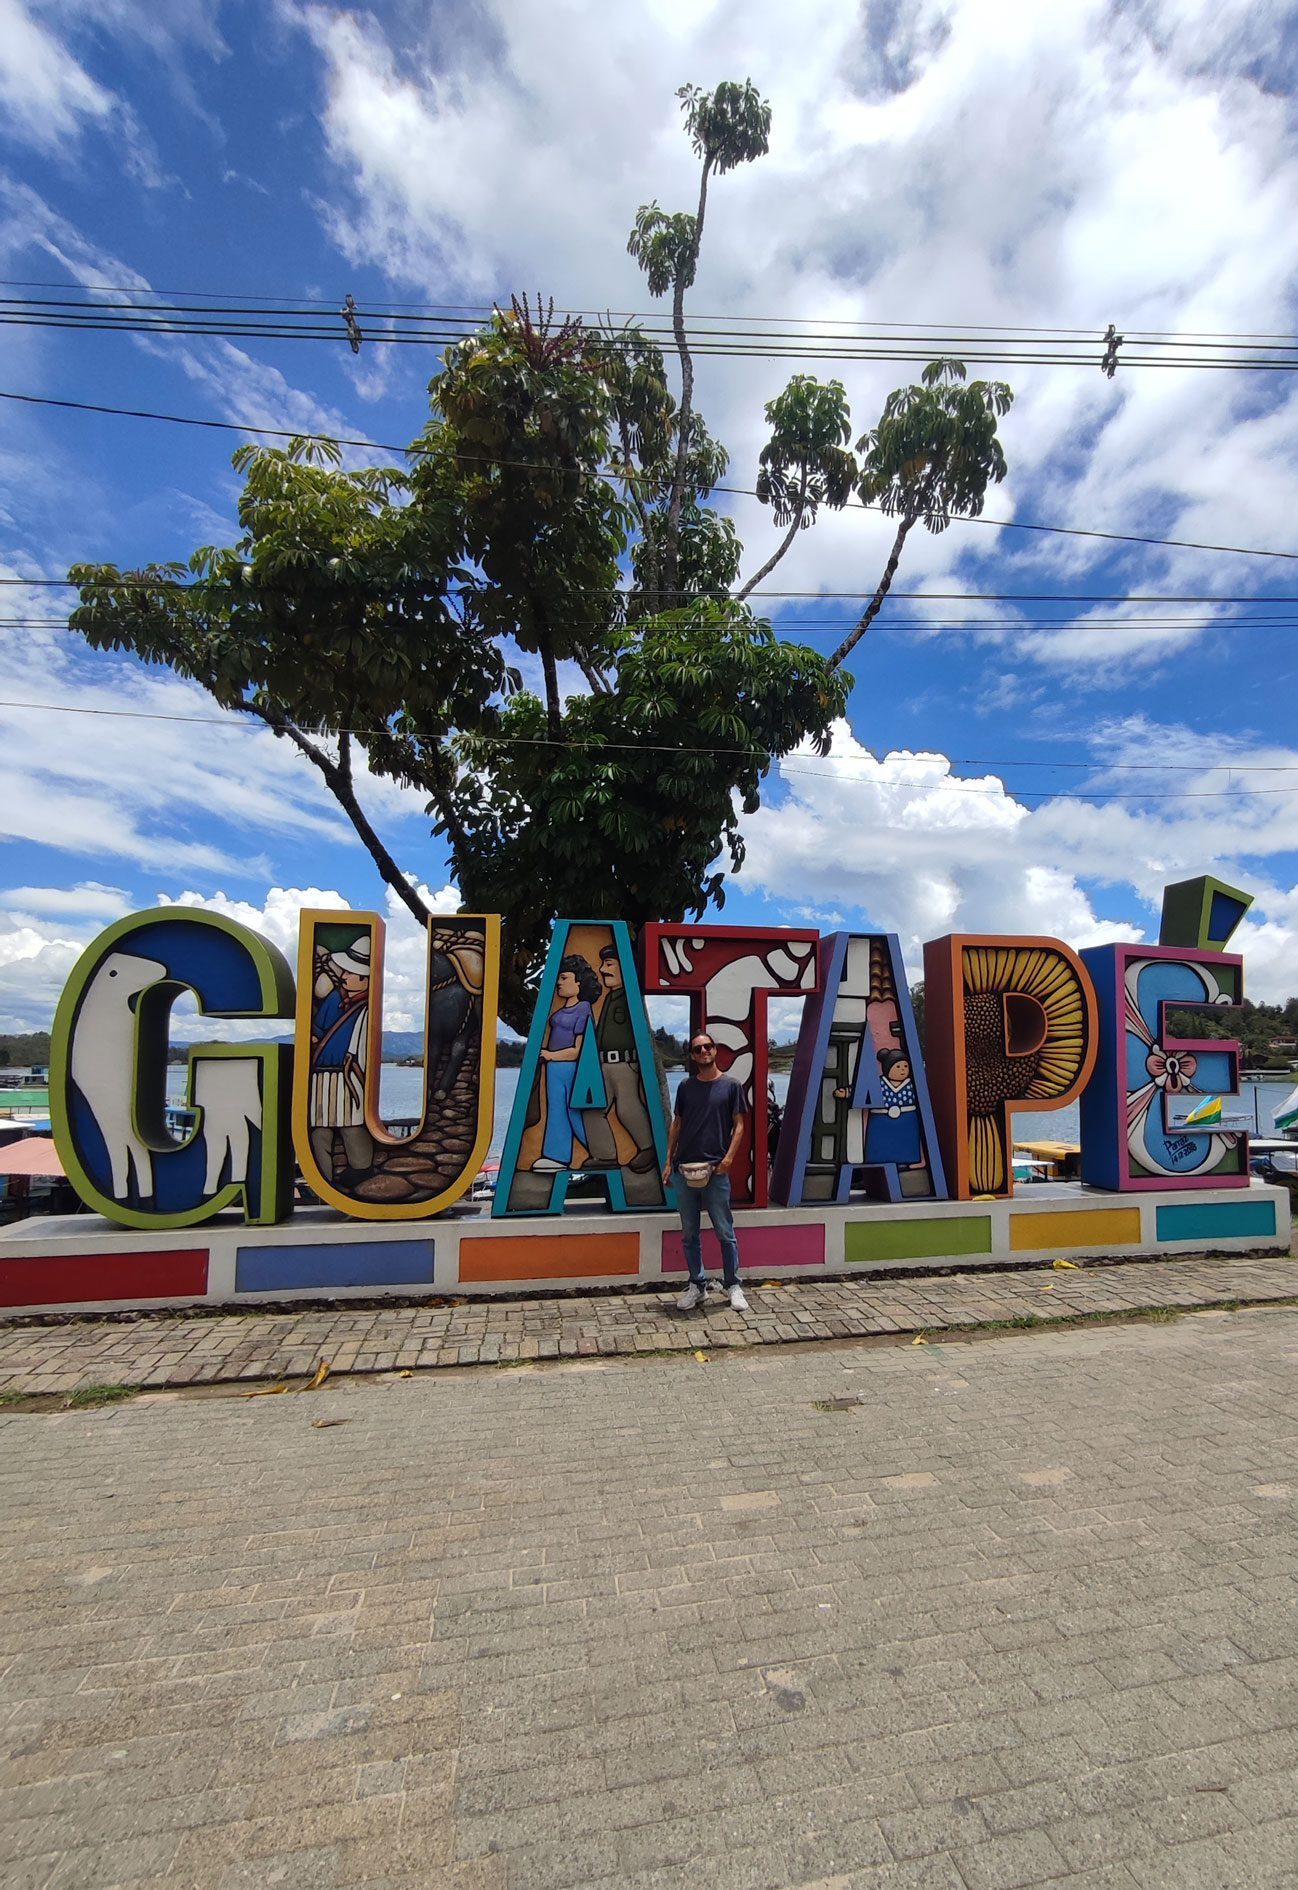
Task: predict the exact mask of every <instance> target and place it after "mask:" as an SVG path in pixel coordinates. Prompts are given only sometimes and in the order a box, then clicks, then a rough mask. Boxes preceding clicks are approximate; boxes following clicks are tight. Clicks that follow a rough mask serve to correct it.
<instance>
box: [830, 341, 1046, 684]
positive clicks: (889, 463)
mask: <svg viewBox="0 0 1298 1890" xmlns="http://www.w3.org/2000/svg"><path fill="white" fill-rule="evenodd" d="M964 378H965V366H964V362H963V361H951V360H945V359H944V360H940V361H930V362H929V364H928V366H927V367H926V368H925V369H924V372H923V375H922V376H921V384H920V385H919V386H918V387H914V386H912V387H899V388H897V389H896V391H895V392H893V393H891V394H889V396H888V398H887V400H886V401H885V402H884V407H883V415H882V418H881V419H880V421H879V424H878V426H877V427H874V428H873V429H872V430H871V431H870V432H869V433H866V434H864V435H863V436H862V438H861V439H859V440H858V441H857V443H856V450H857V452H858V453H861V454H863V455H864V459H863V463H862V467H861V476H860V479H859V480H858V482H857V490H858V491H859V492H860V495H861V497H862V499H863V500H864V501H865V503H866V504H867V505H879V506H881V507H882V509H883V510H884V511H885V512H886V513H887V514H888V515H889V517H891V518H900V520H901V523H900V524H899V525H898V527H897V535H896V537H895V538H894V539H893V541H892V550H891V551H890V552H889V554H888V562H887V564H886V565H885V566H884V569H883V576H882V577H881V578H880V579H879V582H878V584H877V585H876V586H875V591H874V595H873V597H871V599H870V601H869V603H868V604H867V605H866V607H865V609H864V610H863V611H862V613H861V616H860V618H859V619H858V621H857V622H856V624H855V625H854V626H853V628H852V630H851V631H850V632H849V633H848V635H847V636H846V637H844V639H843V641H842V642H841V643H840V644H839V646H838V648H837V649H836V650H835V651H834V654H833V655H832V656H831V657H830V659H829V666H830V668H831V669H838V668H839V666H840V665H841V664H842V663H844V662H846V660H847V658H848V657H849V656H850V655H851V654H852V651H853V650H854V649H855V648H856V646H857V644H858V643H859V642H860V641H861V638H862V637H863V636H864V635H865V633H866V631H867V630H868V629H869V628H870V625H871V624H872V623H873V622H874V620H875V618H876V617H877V616H878V614H879V607H880V605H881V604H882V603H883V600H884V598H885V597H886V596H887V595H888V592H889V590H890V589H891V588H892V580H893V578H894V577H895V576H896V575H897V566H898V564H899V563H900V562H901V553H902V547H903V546H904V545H905V543H906V540H907V538H908V537H909V535H910V533H911V532H912V531H913V530H914V528H915V526H916V525H917V524H918V523H919V521H920V520H921V519H923V521H924V524H925V525H926V526H927V528H928V530H929V531H931V532H944V531H945V530H946V528H947V526H948V525H949V524H950V523H951V519H952V517H953V515H954V514H955V513H957V512H959V513H963V514H964V515H966V516H968V517H972V518H977V516H978V514H979V513H980V512H981V511H982V509H983V498H984V496H985V494H986V491H987V487H988V484H989V482H991V481H992V480H995V481H997V482H999V481H1000V480H1002V479H1003V478H1004V477H1005V472H1006V466H1005V453H1004V450H1003V448H1002V446H1001V443H1000V440H999V439H998V438H997V435H996V421H997V417H998V416H999V415H1001V414H1005V413H1008V412H1009V410H1010V406H1011V404H1012V403H1013V400H1014V395H1013V394H1012V392H1011V391H1010V389H1009V387H1007V385H1006V384H1005V382H1004V381H971V382H970V383H969V385H968V386H967V387H966V386H965V385H964Z"/></svg>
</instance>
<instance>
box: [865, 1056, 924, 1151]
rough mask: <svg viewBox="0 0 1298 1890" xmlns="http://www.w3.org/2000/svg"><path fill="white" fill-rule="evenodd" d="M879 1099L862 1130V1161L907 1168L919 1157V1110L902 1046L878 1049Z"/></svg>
mask: <svg viewBox="0 0 1298 1890" xmlns="http://www.w3.org/2000/svg"><path fill="white" fill-rule="evenodd" d="M879 1071H880V1076H881V1081H880V1084H879V1092H880V1100H879V1102H878V1103H877V1104H875V1105H874V1107H873V1108H872V1109H871V1110H870V1113H869V1119H868V1122H867V1124H866V1131H865V1162H866V1164H867V1166H869V1165H873V1164H875V1163H878V1162H896V1164H897V1165H898V1167H900V1168H907V1167H909V1166H910V1165H911V1164H912V1163H914V1162H918V1161H920V1160H921V1159H922V1154H923V1151H922V1148H921V1145H920V1130H919V1112H918V1110H917V1109H916V1107H915V1085H914V1083H913V1081H912V1080H911V1074H910V1059H909V1057H907V1056H906V1054H905V1052H904V1051H901V1050H881V1051H880V1052H879Z"/></svg>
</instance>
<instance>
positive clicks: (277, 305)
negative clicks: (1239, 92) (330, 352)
mask: <svg viewBox="0 0 1298 1890" xmlns="http://www.w3.org/2000/svg"><path fill="white" fill-rule="evenodd" d="M69 286H70V285H69V284H68V282H67V281H66V280H63V281H46V280H37V279H32V278H17V277H0V288H8V289H62V290H64V291H65V292H66V291H67V289H68V288H69ZM79 286H80V288H81V289H82V291H83V294H84V295H136V296H162V295H172V296H177V297H184V298H186V300H187V301H190V302H192V301H193V300H195V299H197V298H203V299H206V300H209V301H216V300H223V301H224V302H226V303H241V302H259V303H262V304H263V305H265V306H266V307H267V308H269V309H271V310H272V311H274V310H279V311H283V310H286V309H287V310H297V311H300V310H306V311H309V312H313V313H326V312H332V308H333V304H334V303H336V302H337V301H339V300H340V297H341V293H342V292H341V291H338V292H337V293H335V294H333V295H331V296H320V295H316V296H294V295H291V294H287V293H283V294H281V293H271V292H269V291H262V292H260V293H257V294H252V293H241V292H239V291H237V290H228V289H174V288H160V287H148V286H146V285H144V284H141V283H138V282H131V283H105V282H86V283H81V284H80V285H79ZM508 300H509V297H508V295H507V294H504V293H502V294H501V295H499V296H497V297H496V298H495V299H494V300H492V301H489V302H416V301H411V300H406V301H401V300H393V299H391V298H388V299H385V300H384V301H382V302H372V301H371V302H367V303H366V305H365V307H364V309H361V310H358V313H364V314H371V315H372V314H375V313H380V314H381V313H383V312H385V311H386V310H389V309H407V310H421V311H423V312H424V313H427V314H454V315H473V316H481V317H484V318H489V317H490V316H491V315H492V314H493V312H494V311H495V310H496V309H498V308H502V307H504V306H505V305H506V303H507V302H508ZM83 306H86V307H94V306H97V305H96V304H94V303H84V304H83ZM565 314H566V315H568V316H575V317H581V318H586V317H589V318H590V319H592V320H598V321H602V320H605V319H606V318H609V317H613V318H615V319H617V320H619V321H622V320H625V321H642V320H644V321H662V319H663V315H662V310H661V309H609V308H608V307H605V306H601V307H600V308H577V307H572V308H569V309H567V310H566V311H565ZM690 319H691V320H692V321H702V322H718V323H739V322H750V323H751V322H768V323H770V322H778V323H781V324H786V325H787V324H791V323H796V322H801V323H802V324H804V325H805V326H808V327H826V326H828V327H836V328H846V329H875V328H883V329H889V330H894V329H895V330H906V331H910V332H914V333H924V334H926V333H932V334H949V333H951V332H952V331H953V330H958V331H960V332H964V331H970V332H975V333H984V332H992V333H1001V332H1005V331H1011V332H1013V333H1015V334H1025V335H1056V336H1068V337H1070V338H1072V339H1077V340H1088V339H1093V338H1095V337H1096V336H1098V335H1099V333H1100V330H1099V327H1098V325H1095V326H1091V327H1077V328H1053V327H1048V326H1041V325H1036V326H1033V325H1028V324H1024V323H999V322H997V323H992V322H969V321H959V322H956V321H943V322H903V321H898V320H882V319H879V320H874V321H867V320H862V319H859V318H858V319H857V320H855V321H849V320H847V319H846V318H844V317H841V316H830V315H797V316H793V315H772V314H766V313H763V314H758V315H742V314H740V315H737V314H735V313H734V312H733V311H732V312H730V313H727V314H724V315H704V314H697V313H694V312H691V316H690ZM1126 334H1127V336H1128V337H1130V338H1136V337H1139V338H1141V339H1143V340H1151V339H1165V338H1167V337H1169V336H1171V335H1173V334H1180V335H1181V336H1183V337H1184V338H1185V339H1192V340H1198V341H1280V342H1292V343H1294V344H1295V345H1298V334H1294V333H1293V332H1291V331H1290V332H1285V333H1282V334H1271V333H1259V332H1257V331H1250V330H1244V331H1241V330H1238V329H1185V330H1177V331H1174V330H1171V329H1160V328H1146V329H1140V328H1128V329H1127V330H1126Z"/></svg>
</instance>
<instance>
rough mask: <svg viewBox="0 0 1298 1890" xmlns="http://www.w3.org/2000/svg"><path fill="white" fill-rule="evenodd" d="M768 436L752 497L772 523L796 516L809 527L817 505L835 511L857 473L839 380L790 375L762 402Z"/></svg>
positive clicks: (847, 496) (844, 501)
mask: <svg viewBox="0 0 1298 1890" xmlns="http://www.w3.org/2000/svg"><path fill="white" fill-rule="evenodd" d="M766 418H767V421H768V423H769V425H770V429H771V437H770V440H769V441H768V442H767V444H766V445H765V446H764V447H763V448H762V452H761V470H760V472H759V473H758V475H757V496H758V498H759V499H760V500H761V502H762V504H763V505H769V506H770V507H771V510H772V512H773V514H774V517H775V522H776V524H777V525H788V524H791V523H792V521H793V520H794V519H795V518H796V519H797V521H798V523H799V525H801V526H802V527H804V528H805V527H807V526H809V525H813V524H814V523H815V520H816V513H817V511H818V510H819V508H820V507H821V506H822V505H828V506H832V507H833V508H834V510H835V511H841V509H842V508H843V506H845V505H846V504H847V501H848V500H849V499H850V498H851V496H852V488H853V486H854V485H855V484H856V480H857V476H858V472H857V464H856V460H855V459H854V458H853V456H852V454H851V453H850V452H849V451H848V450H847V442H848V441H849V440H850V439H851V437H852V421H851V416H850V414H849V412H848V407H847V394H846V392H845V391H844V388H843V384H842V382H841V381H829V382H828V383H825V382H821V381H818V380H816V379H815V378H814V376H813V375H810V374H795V375H794V376H793V379H792V380H791V381H790V382H789V384H788V386H787V387H786V388H785V390H784V392H783V393H782V394H777V395H776V397H775V399H774V400H769V401H767V403H766Z"/></svg>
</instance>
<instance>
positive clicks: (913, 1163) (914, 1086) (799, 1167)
mask: <svg viewBox="0 0 1298 1890" xmlns="http://www.w3.org/2000/svg"><path fill="white" fill-rule="evenodd" d="M819 955H820V986H821V988H820V990H819V991H818V992H816V993H815V994H813V995H812V996H811V997H809V998H808V1000H807V1003H806V1007H805V1010H804V1013H803V1019H802V1028H801V1031H800V1033H799V1036H798V1047H797V1051H796V1054H795V1056H794V1062H793V1071H792V1074H791V1077H790V1080H789V1094H788V1100H787V1101H786V1103H785V1107H784V1122H783V1126H782V1128H781V1131H780V1140H779V1147H778V1149H777V1151H776V1155H775V1160H774V1163H773V1166H772V1174H771V1198H772V1199H773V1200H775V1201H778V1202H780V1203H782V1204H783V1205H785V1206H789V1207H797V1206H802V1205H804V1204H806V1203H809V1202H813V1201H834V1202H840V1203H841V1202H845V1201H847V1200H849V1199H850V1198H851V1194H852V1189H853V1185H854V1181H855V1178H856V1177H857V1176H858V1175H860V1176H862V1177H863V1178H864V1184H865V1192H866V1194H867V1195H869V1196H872V1197H874V1198H876V1199H879V1200H885V1201H903V1200H929V1201H934V1200H945V1198H946V1181H945V1176H944V1171H943V1167H942V1156H941V1152H940V1149H939V1147H938V1141H937V1131H936V1128H935V1125H934V1121H933V1111H932V1105H931V1103H930V1101H929V1093H928V1083H927V1079H926V1077H925V1072H924V1062H923V1058H922V1056H921V1054H920V1047H919V1040H918V1032H917V1031H916V1029H915V1017H914V1012H913V1010H912V1007H911V1001H910V992H909V990H908V988H907V985H906V975H905V966H904V965H903V962H902V956H901V943H900V940H899V939H898V937H897V935H896V933H895V932H873V933H856V932H853V933H849V932H835V933H833V934H831V935H830V936H829V937H828V938H824V939H822V940H821V942H820V954H819Z"/></svg>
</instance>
